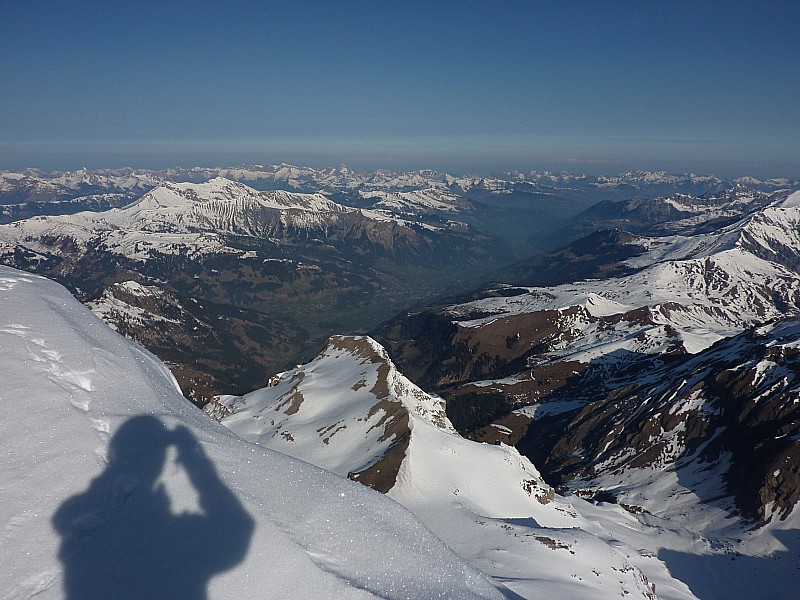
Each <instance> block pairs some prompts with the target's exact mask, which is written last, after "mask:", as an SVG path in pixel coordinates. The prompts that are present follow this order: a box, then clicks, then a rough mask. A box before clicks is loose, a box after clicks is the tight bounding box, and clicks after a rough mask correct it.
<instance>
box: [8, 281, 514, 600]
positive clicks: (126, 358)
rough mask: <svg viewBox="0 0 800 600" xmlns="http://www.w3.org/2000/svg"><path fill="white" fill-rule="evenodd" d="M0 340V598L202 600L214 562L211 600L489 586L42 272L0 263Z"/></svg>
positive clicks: (461, 592)
mask: <svg viewBox="0 0 800 600" xmlns="http://www.w3.org/2000/svg"><path fill="white" fill-rule="evenodd" d="M0 348H2V352H0V373H2V375H3V386H2V390H0V399H2V401H3V408H4V416H3V419H2V421H0V439H2V440H3V452H2V455H0V473H2V475H1V476H0V497H2V502H0V527H1V528H2V533H0V564H2V566H3V568H2V569H1V570H0V590H2V598H3V599H6V598H8V599H10V598H31V597H33V596H36V597H37V598H61V597H66V596H67V592H66V591H65V586H72V588H71V593H70V595H69V597H74V595H75V594H78V593H81V594H82V595H81V597H89V598H109V597H114V598H133V597H134V596H135V594H136V593H142V590H143V589H145V588H148V587H149V588H150V589H147V590H146V592H147V593H146V595H145V596H142V595H139V597H149V598H156V597H162V596H163V597H172V598H177V597H183V598H201V597H205V596H204V593H205V589H204V582H205V581H207V580H208V579H209V578H211V577H212V576H213V575H214V573H216V572H221V573H220V575H219V576H218V577H213V578H211V579H210V582H209V584H208V596H209V597H211V598H237V599H238V598H292V597H294V598H370V597H380V598H434V597H448V598H500V597H502V595H501V594H500V592H498V590H497V588H496V587H495V586H494V585H493V584H492V583H491V582H490V581H489V580H488V579H486V578H485V577H484V576H483V575H482V574H480V573H479V572H478V571H476V570H475V569H473V568H471V567H469V566H468V565H466V564H465V563H464V562H462V561H461V560H460V559H459V558H458V557H457V556H456V555H455V554H454V553H453V552H452V551H450V550H449V549H448V548H447V547H446V546H444V545H443V544H442V543H441V542H440V541H439V540H438V539H437V538H435V537H434V536H433V534H431V533H430V532H429V531H428V530H427V529H426V528H424V527H423V526H421V525H420V524H419V522H418V521H416V519H415V518H414V517H412V516H411V515H410V514H409V513H408V512H406V511H405V510H404V509H402V508H401V507H400V506H398V505H397V504H396V503H394V502H393V501H391V500H389V499H387V498H385V497H383V496H381V495H379V494H376V493H375V492H373V491H371V490H368V489H366V488H364V487H362V486H360V485H358V484H355V483H352V482H350V481H347V480H344V479H342V478H339V477H336V476H334V475H331V474H328V473H325V472H323V471H321V470H319V469H318V468H316V467H312V466H310V465H308V464H306V463H302V462H300V461H297V460H295V459H292V458H289V457H287V456H285V455H282V454H279V453H277V452H273V451H270V450H267V449H264V448H260V447H258V446H255V445H252V444H249V443H247V442H245V441H244V440H242V439H241V438H238V437H237V436H235V435H233V434H232V433H230V432H228V431H227V430H226V429H225V428H224V427H222V426H221V425H218V424H217V423H215V422H213V421H212V420H210V419H208V418H207V417H206V416H204V415H203V414H201V413H200V412H199V411H196V409H194V408H193V407H192V406H191V405H190V404H189V403H188V402H186V400H185V399H184V398H182V397H181V395H180V393H179V390H178V389H177V387H176V385H175V384H174V380H173V379H172V377H171V375H170V373H169V371H168V370H167V368H166V367H165V366H164V365H162V364H161V363H160V362H159V361H158V360H156V359H155V358H154V357H153V356H152V355H150V354H148V353H147V352H145V351H143V350H142V349H140V348H139V347H138V346H136V345H134V344H132V343H131V342H129V341H127V340H125V339H124V338H122V337H120V336H118V335H117V334H116V333H114V332H113V331H111V330H110V329H109V328H108V327H106V326H105V325H104V324H103V323H102V322H101V321H100V320H99V319H97V317H95V316H94V315H92V314H91V313H90V312H89V311H88V310H87V309H85V308H84V307H82V306H81V305H80V304H79V303H78V302H77V301H75V300H74V299H73V298H72V297H71V296H70V295H69V294H68V293H67V292H66V290H64V289H63V288H61V287H60V286H58V285H56V284H54V283H52V282H50V281H48V280H45V279H43V278H40V277H36V276H32V275H28V274H23V273H20V272H18V271H14V270H12V269H8V268H5V267H0ZM165 458H166V462H165V463H164V459H165ZM162 463H164V465H165V466H163V468H162ZM220 512H222V513H223V515H222V516H221V517H220V515H219V513H220ZM176 527H177V528H179V529H180V528H183V529H180V531H181V535H179V536H175V537H174V538H164V537H163V536H162V535H161V534H162V533H163V531H165V530H167V529H168V528H170V529H171V530H172V529H175V528H176ZM143 534H144V535H143ZM62 536H63V539H62ZM151 540H152V543H149V542H150V541H151ZM209 545H210V547H209ZM59 556H60V557H61V560H59ZM115 556H124V557H125V560H115ZM225 569H227V570H225ZM87 572H88V573H91V574H92V576H93V577H94V579H92V580H91V581H93V582H94V585H95V586H97V580H98V578H99V577H101V576H102V577H103V581H104V582H106V583H107V585H108V586H109V587H110V588H112V592H111V593H109V592H108V591H107V590H106V591H105V592H103V591H102V590H95V591H91V590H89V589H87V588H80V587H76V586H77V584H76V582H81V581H90V580H88V579H87V580H83V579H82V574H84V573H87ZM198 579H199V580H200V583H199V584H198V583H197V580H198ZM87 585H89V584H87ZM186 590H193V594H188V593H186Z"/></svg>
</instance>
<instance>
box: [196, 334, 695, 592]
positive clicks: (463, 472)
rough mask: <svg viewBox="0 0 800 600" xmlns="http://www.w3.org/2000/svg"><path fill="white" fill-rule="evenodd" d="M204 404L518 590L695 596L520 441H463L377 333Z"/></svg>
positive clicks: (333, 345) (332, 345)
mask: <svg viewBox="0 0 800 600" xmlns="http://www.w3.org/2000/svg"><path fill="white" fill-rule="evenodd" d="M206 411H207V412H209V413H210V414H212V415H214V416H216V417H217V418H219V419H220V420H221V422H222V423H223V424H224V425H226V426H227V427H228V428H230V429H231V430H233V431H234V432H236V433H237V434H239V435H241V436H242V437H244V438H245V439H247V440H249V441H252V442H255V443H257V444H259V445H262V446H266V447H268V448H273V449H275V450H279V451H281V452H284V453H286V454H289V455H291V456H295V457H298V458H301V459H303V460H306V461H308V462H311V463H312V464H315V465H318V466H322V467H323V468H325V469H326V470H330V471H332V472H334V473H338V474H339V475H341V476H347V477H349V478H350V479H353V480H355V481H359V482H361V483H364V484H365V485H369V486H371V487H374V488H376V489H378V490H380V491H382V492H385V493H387V494H388V495H389V497H391V498H393V499H395V500H397V501H398V502H399V503H400V504H402V505H404V506H405V507H406V508H408V509H409V510H411V511H412V512H413V513H414V514H415V515H416V516H418V517H419V518H420V519H421V520H422V521H423V522H424V523H425V524H426V525H427V526H428V527H430V528H431V529H432V530H433V531H434V533H436V534H437V535H438V536H439V537H440V538H441V539H443V540H445V542H446V543H447V544H448V545H449V546H450V547H451V548H453V549H454V550H455V551H456V552H457V553H458V554H459V555H460V556H462V557H463V558H465V559H466V560H468V561H469V562H470V563H472V564H473V565H475V566H476V567H478V568H479V569H481V570H482V571H483V572H485V573H487V574H489V575H491V576H493V577H494V578H495V579H498V580H500V581H502V582H504V583H505V585H507V586H508V587H509V588H510V589H511V590H512V591H513V592H516V593H517V594H520V595H521V596H522V597H525V598H534V597H542V596H552V595H557V596H558V597H559V598H575V599H576V600H577V599H589V598H611V597H617V596H625V597H630V598H648V599H653V598H655V597H656V594H655V593H654V590H658V591H659V592H660V591H661V590H663V593H660V595H659V597H661V598H693V596H692V595H691V593H690V592H689V591H688V589H687V588H686V586H685V584H682V583H681V582H678V581H675V580H674V579H673V578H672V577H670V576H669V574H668V572H667V570H666V569H665V567H664V565H663V564H661V563H660V562H659V561H658V560H657V559H656V558H655V556H654V555H653V553H652V552H653V551H652V550H651V551H642V550H639V549H638V546H637V547H636V548H634V547H631V546H628V545H627V544H624V543H622V542H619V541H613V540H614V534H612V533H610V532H609V531H608V530H607V529H605V528H604V526H603V525H601V524H600V523H598V522H596V521H594V522H591V521H589V520H588V519H586V518H584V517H583V516H582V515H581V514H580V507H583V506H584V505H586V503H585V502H584V501H582V500H580V499H579V498H575V497H572V498H571V499H566V498H563V497H561V496H557V495H556V494H555V493H554V491H553V489H552V488H550V486H548V485H547V484H546V483H544V482H543V481H542V479H541V477H540V475H539V473H538V471H537V470H536V468H535V467H534V466H533V465H532V464H531V463H530V462H529V461H528V460H527V459H526V458H524V457H523V456H521V455H520V454H519V453H518V452H517V451H516V450H515V449H514V448H512V447H510V446H506V445H503V444H501V445H496V446H490V445H486V444H478V443H475V442H472V441H469V440H466V439H464V438H462V437H461V436H459V435H458V434H457V433H456V431H455V429H454V428H453V426H452V424H451V423H450V421H449V420H448V418H447V416H446V414H445V410H444V404H443V401H442V400H441V399H440V398H438V397H435V396H430V395H429V394H426V393H425V392H423V391H422V390H421V389H419V388H418V387H417V386H416V385H414V384H413V383H411V382H410V381H409V380H408V379H406V378H405V377H404V376H403V375H402V374H400V373H399V372H398V371H397V369H396V368H395V366H394V364H393V363H392V362H391V360H390V359H389V357H388V355H387V354H386V351H385V350H384V349H383V348H382V347H381V346H380V345H379V344H378V343H377V342H375V341H374V340H372V339H371V338H368V337H342V336H338V337H334V338H331V340H330V341H329V342H328V345H327V346H326V348H325V349H324V350H323V351H322V352H321V353H320V354H319V355H318V356H317V357H316V358H315V359H314V360H313V361H311V362H310V363H308V364H305V365H301V366H298V367H296V368H295V369H293V370H291V371H288V372H286V373H282V374H280V375H277V376H276V377H274V378H273V380H272V381H271V382H270V385H269V386H268V387H266V388H263V389H260V390H257V391H254V392H252V393H249V394H246V395H244V396H238V397H237V396H223V397H220V398H219V399H218V400H217V402H215V403H213V404H210V405H207V407H206ZM611 518H612V520H614V519H616V515H613V516H611Z"/></svg>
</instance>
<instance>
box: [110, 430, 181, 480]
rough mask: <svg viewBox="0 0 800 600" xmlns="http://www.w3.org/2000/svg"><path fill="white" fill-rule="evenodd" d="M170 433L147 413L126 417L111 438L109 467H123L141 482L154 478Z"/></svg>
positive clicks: (167, 444) (159, 470) (164, 454)
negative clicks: (127, 418)
mask: <svg viewBox="0 0 800 600" xmlns="http://www.w3.org/2000/svg"><path fill="white" fill-rule="evenodd" d="M169 445H170V432H169V431H168V430H167V428H166V427H164V424H163V423H162V422H161V421H159V420H158V419H156V418H155V417H151V416H149V415H142V416H138V417H133V418H132V419H129V420H128V421H126V422H125V423H123V424H122V426H121V427H120V428H119V430H118V431H117V432H116V433H115V434H114V437H113V438H111V443H110V446H109V466H110V467H111V468H113V469H115V470H125V471H129V472H132V473H136V475H137V476H138V477H139V478H140V479H141V480H142V481H150V482H152V481H155V480H156V479H157V478H158V476H159V475H160V474H161V471H162V469H163V468H164V462H165V460H166V456H167V448H168V447H169Z"/></svg>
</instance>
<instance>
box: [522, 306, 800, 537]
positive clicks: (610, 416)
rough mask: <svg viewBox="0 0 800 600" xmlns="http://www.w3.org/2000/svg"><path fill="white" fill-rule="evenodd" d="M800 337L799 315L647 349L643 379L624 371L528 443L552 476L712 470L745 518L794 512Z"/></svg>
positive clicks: (537, 430)
mask: <svg viewBox="0 0 800 600" xmlns="http://www.w3.org/2000/svg"><path fill="white" fill-rule="evenodd" d="M799 341H800V320H797V319H791V320H788V321H784V322H780V323H777V324H773V325H770V326H765V327H762V328H758V329H754V330H751V331H748V332H746V333H744V334H742V335H740V336H736V337H734V338H731V339H729V340H724V341H722V342H719V343H717V344H716V345H714V346H713V347H712V348H710V349H708V350H706V351H704V352H702V353H700V354H698V355H695V356H683V357H674V358H673V359H672V360H669V361H663V360H654V359H652V358H647V357H645V358H643V359H642V361H643V365H640V367H642V366H643V367H644V369H643V371H640V373H639V375H638V376H637V377H631V378H627V379H626V378H625V377H624V373H618V374H617V380H618V381H623V380H624V381H626V384H625V385H620V386H619V387H613V388H611V389H609V388H608V387H605V388H603V389H599V390H597V393H596V396H595V397H594V398H593V399H590V400H589V401H588V402H587V403H586V405H585V406H584V407H583V408H581V409H580V410H577V411H575V412H572V413H569V414H566V415H561V416H560V417H558V418H549V419H548V418H543V419H541V420H537V421H534V422H532V423H531V424H530V425H529V428H528V430H527V435H526V437H525V438H524V439H523V440H522V441H521V442H520V444H519V447H520V448H521V449H523V450H524V451H525V452H526V453H527V454H529V455H531V456H533V457H534V461H535V462H536V461H537V459H538V462H537V464H538V465H539V466H540V468H541V469H542V471H543V474H544V475H545V477H547V478H549V479H550V481H551V482H553V483H558V484H561V485H567V486H570V485H573V483H571V482H579V483H575V484H574V485H578V486H584V487H592V485H593V482H594V481H595V480H596V479H597V478H598V477H600V476H601V475H602V476H603V478H604V481H605V484H606V485H608V482H609V480H613V479H614V476H618V478H619V479H620V481H622V477H623V475H624V474H626V473H629V472H630V470H635V469H652V470H655V471H674V472H677V473H678V474H679V476H680V473H681V471H682V470H683V471H686V470H691V469H695V470H696V471H697V470H704V471H705V472H706V477H707V478H719V479H720V481H721V483H722V484H723V486H722V487H723V489H725V490H727V493H728V494H729V495H731V496H732V497H733V498H734V499H735V503H736V506H737V508H738V509H739V510H740V511H741V513H742V514H743V515H744V516H745V517H747V518H749V519H753V520H755V521H759V522H766V521H769V520H770V519H772V518H775V517H777V518H785V517H786V516H787V515H788V514H789V513H790V512H791V511H792V509H793V508H794V507H795V505H796V503H797V502H798V500H800V485H798V484H800V477H799V476H798V474H799V473H800V461H799V460H798V459H799V458H800V401H799V400H800V350H798V347H797V344H798V342H799ZM642 373H643V374H644V376H642Z"/></svg>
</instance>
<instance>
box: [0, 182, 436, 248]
mask: <svg viewBox="0 0 800 600" xmlns="http://www.w3.org/2000/svg"><path fill="white" fill-rule="evenodd" d="M395 228H402V229H403V233H402V234H401V235H398V236H395V235H393V233H392V231H391V230H392V229H395ZM421 229H424V230H426V231H431V232H433V231H436V230H435V228H433V227H431V226H428V225H422V224H413V223H409V222H405V221H402V220H398V219H392V218H390V217H387V216H385V215H383V214H378V213H372V212H369V211H362V210H357V209H351V208H347V207H345V206H342V205H340V204H337V203H336V202H333V201H331V200H329V199H328V198H326V197H325V196H322V195H319V194H295V193H289V192H283V191H272V192H259V191H256V190H254V189H252V188H249V187H247V186H245V185H243V184H241V183H236V182H233V181H230V180H227V179H224V178H215V179H212V180H210V181H208V182H206V183H200V184H192V183H176V184H172V183H167V184H163V185H161V186H159V187H158V188H156V189H154V190H152V191H150V192H148V193H147V194H145V195H144V196H143V197H142V198H141V199H140V200H138V201H137V202H135V203H133V204H130V205H128V206H126V207H124V208H121V209H117V210H111V211H106V212H103V213H81V214H79V215H70V216H65V217H52V218H39V219H32V220H26V221H19V222H16V223H13V224H11V225H8V226H3V227H2V231H1V232H0V235H2V238H3V240H4V241H5V244H6V246H12V247H25V248H27V249H30V250H32V251H35V252H40V253H46V252H48V247H49V246H48V242H49V241H51V240H53V239H58V240H61V241H63V240H66V239H70V240H71V241H72V242H73V243H75V244H77V245H78V246H82V247H88V246H89V245H93V244H94V245H97V244H102V245H103V246H104V248H105V249H106V250H107V251H110V252H113V253H116V254H121V255H124V256H126V257H127V258H131V259H136V260H144V259H145V258H146V256H147V254H148V253H153V252H157V253H161V254H173V253H175V252H180V251H183V250H186V249H188V251H189V252H190V253H192V254H195V253H205V252H219V251H221V250H222V249H223V248H224V247H225V240H224V238H223V236H225V235H239V236H250V237H259V238H264V239H266V240H269V241H271V242H274V243H280V242H281V241H283V240H284V239H285V238H286V237H287V236H292V235H295V236H296V235H304V236H306V237H313V236H320V237H321V238H322V239H323V240H324V239H327V238H331V237H335V236H336V235H339V236H347V237H348V238H349V241H350V242H353V241H355V238H356V237H360V238H363V239H365V240H366V241H368V242H370V243H373V244H375V245H380V246H383V247H385V248H387V249H391V248H393V247H394V246H395V245H398V246H399V245H401V244H402V243H403V242H409V243H413V240H414V238H415V237H418V236H416V235H415V234H416V233H417V232H418V231H419V230H421ZM341 230H343V231H341Z"/></svg>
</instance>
